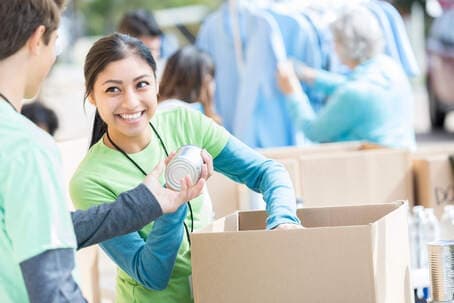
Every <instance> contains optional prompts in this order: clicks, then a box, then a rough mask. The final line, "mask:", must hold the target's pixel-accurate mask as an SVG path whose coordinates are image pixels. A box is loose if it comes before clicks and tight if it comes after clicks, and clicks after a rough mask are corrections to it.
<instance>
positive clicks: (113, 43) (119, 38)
mask: <svg viewBox="0 0 454 303" xmlns="http://www.w3.org/2000/svg"><path fill="white" fill-rule="evenodd" d="M131 54H134V55H137V56H139V57H140V58H142V59H143V60H144V61H145V62H146V63H147V64H148V65H149V66H150V67H151V69H152V70H153V74H154V75H155V78H156V62H155V60H154V58H153V56H152V55H151V52H150V50H149V49H148V47H146V46H145V44H143V43H142V42H141V41H140V40H139V39H136V38H133V37H130V36H127V35H123V34H119V33H114V34H111V35H109V36H106V37H104V38H101V39H99V40H98V41H96V42H95V44H94V45H93V46H92V47H91V49H90V51H89V52H88V54H87V57H86V58H85V65H84V76H85V98H84V100H85V99H87V98H88V96H89V95H90V94H91V93H92V92H93V86H94V85H95V82H96V79H97V77H98V75H99V73H101V72H102V71H103V70H104V69H105V68H106V66H107V65H108V64H109V63H111V62H115V61H118V60H122V59H124V58H126V57H128V56H129V55H131ZM106 130H107V125H106V123H105V122H104V121H103V120H102V119H101V116H100V115H99V113H98V111H97V110H96V114H95V121H94V123H93V131H92V134H91V140H90V147H91V146H93V145H94V144H95V143H96V142H98V141H99V140H100V139H101V138H102V136H103V135H104V134H105V132H106Z"/></svg>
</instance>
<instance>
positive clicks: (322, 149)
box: [208, 142, 414, 218]
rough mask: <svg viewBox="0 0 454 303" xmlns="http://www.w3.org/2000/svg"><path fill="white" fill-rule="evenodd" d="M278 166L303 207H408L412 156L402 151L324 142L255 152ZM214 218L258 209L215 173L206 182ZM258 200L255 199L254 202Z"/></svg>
mask: <svg viewBox="0 0 454 303" xmlns="http://www.w3.org/2000/svg"><path fill="white" fill-rule="evenodd" d="M259 151H260V152H261V153H262V154H264V155H265V156H266V157H269V158H272V159H275V160H277V161H279V162H281V163H282V164H283V165H284V166H285V167H286V169H287V170H288V172H289V174H290V177H291V179H292V181H293V184H294V188H295V194H296V197H299V198H302V199H303V201H304V207H307V206H323V205H336V204H343V203H344V202H345V201H348V202H349V203H351V204H370V203H385V202H387V201H394V200H408V201H410V203H413V201H414V199H413V175H412V168H411V157H410V154H409V152H407V151H405V150H397V149H386V148H383V147H380V146H378V145H374V144H369V143H364V142H346V143H328V144H320V145H314V146H308V147H282V148H273V149H261V150H259ZM208 189H209V192H210V195H211V199H212V201H213V208H214V211H215V217H216V218H220V217H222V216H225V215H227V214H229V213H231V212H233V211H236V210H245V209H251V208H253V207H256V206H257V205H261V206H262V208H263V205H264V204H263V203H262V204H259V203H256V202H255V200H257V197H256V196H254V195H253V194H252V192H250V191H248V189H247V188H246V187H245V186H243V185H239V184H237V183H234V182H233V181H231V180H229V179H228V178H226V177H224V176H222V175H220V174H215V175H214V176H213V177H211V178H210V180H208ZM259 198H260V197H259Z"/></svg>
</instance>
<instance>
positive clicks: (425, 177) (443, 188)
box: [413, 151, 454, 218]
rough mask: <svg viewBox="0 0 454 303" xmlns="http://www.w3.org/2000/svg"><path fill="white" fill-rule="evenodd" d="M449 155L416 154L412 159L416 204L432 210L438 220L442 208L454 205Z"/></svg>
mask: <svg viewBox="0 0 454 303" xmlns="http://www.w3.org/2000/svg"><path fill="white" fill-rule="evenodd" d="M453 154H454V151H453ZM449 155H450V154H449V153H446V152H444V153H438V152H435V153H417V154H415V155H414V157H413V173H414V180H415V197H416V203H417V204H419V205H423V206H424V207H429V208H434V211H435V214H436V215H437V217H438V218H441V215H442V214H443V208H444V206H446V205H448V204H454V174H453V169H452V167H451V163H450V161H449Z"/></svg>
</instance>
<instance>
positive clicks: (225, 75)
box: [197, 3, 295, 147]
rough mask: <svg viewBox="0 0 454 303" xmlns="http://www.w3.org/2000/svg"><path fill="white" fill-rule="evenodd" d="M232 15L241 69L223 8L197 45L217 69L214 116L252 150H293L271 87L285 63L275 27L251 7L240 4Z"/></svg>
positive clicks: (287, 126)
mask: <svg viewBox="0 0 454 303" xmlns="http://www.w3.org/2000/svg"><path fill="white" fill-rule="evenodd" d="M237 12H238V14H237V19H238V23H237V25H238V28H239V37H237V39H240V41H241V45H242V50H243V54H244V58H243V59H244V66H243V67H242V68H240V67H239V66H240V65H239V64H238V62H239V58H237V55H236V53H235V45H234V39H235V37H234V35H233V34H234V33H233V31H232V18H231V12H230V8H229V6H228V5H227V3H224V4H223V5H222V6H221V8H220V9H219V10H218V11H216V12H215V13H213V14H212V15H210V16H209V18H208V19H207V20H206V22H205V23H204V24H203V25H202V28H201V30H200V33H199V36H198V40H197V45H198V46H199V47H200V48H202V49H203V50H205V51H206V52H208V53H209V54H210V55H211V56H212V58H213V60H214V62H215V65H216V87H217V92H216V106H217V111H218V112H219V114H220V115H221V116H222V118H223V122H224V123H225V126H226V128H227V129H228V130H229V131H231V132H232V133H233V134H234V135H235V136H237V137H239V138H240V139H241V140H243V141H244V142H245V143H246V144H248V145H249V146H251V147H272V146H286V145H293V144H294V142H295V134H294V129H293V125H292V123H291V122H290V117H289V114H288V112H287V110H286V105H285V97H284V96H283V94H282V93H281V92H280V90H279V89H278V87H277V83H276V66H277V64H278V63H279V62H282V61H284V60H286V58H287V56H286V50H285V45H284V41H283V39H282V35H281V32H280V30H279V26H278V24H277V23H276V21H275V20H274V19H273V17H272V16H271V15H270V14H269V13H268V12H266V11H265V10H264V9H257V8H256V7H254V6H253V5H252V4H250V3H239V4H238V6H237ZM270 123H272V125H270Z"/></svg>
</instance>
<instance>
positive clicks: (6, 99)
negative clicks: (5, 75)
mask: <svg viewBox="0 0 454 303" xmlns="http://www.w3.org/2000/svg"><path fill="white" fill-rule="evenodd" d="M0 98H2V99H3V100H5V101H6V103H8V104H9V105H11V107H12V108H13V109H14V111H16V112H17V109H16V108H15V107H14V105H13V103H11V101H9V99H8V98H6V97H5V95H4V94H2V93H0Z"/></svg>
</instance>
